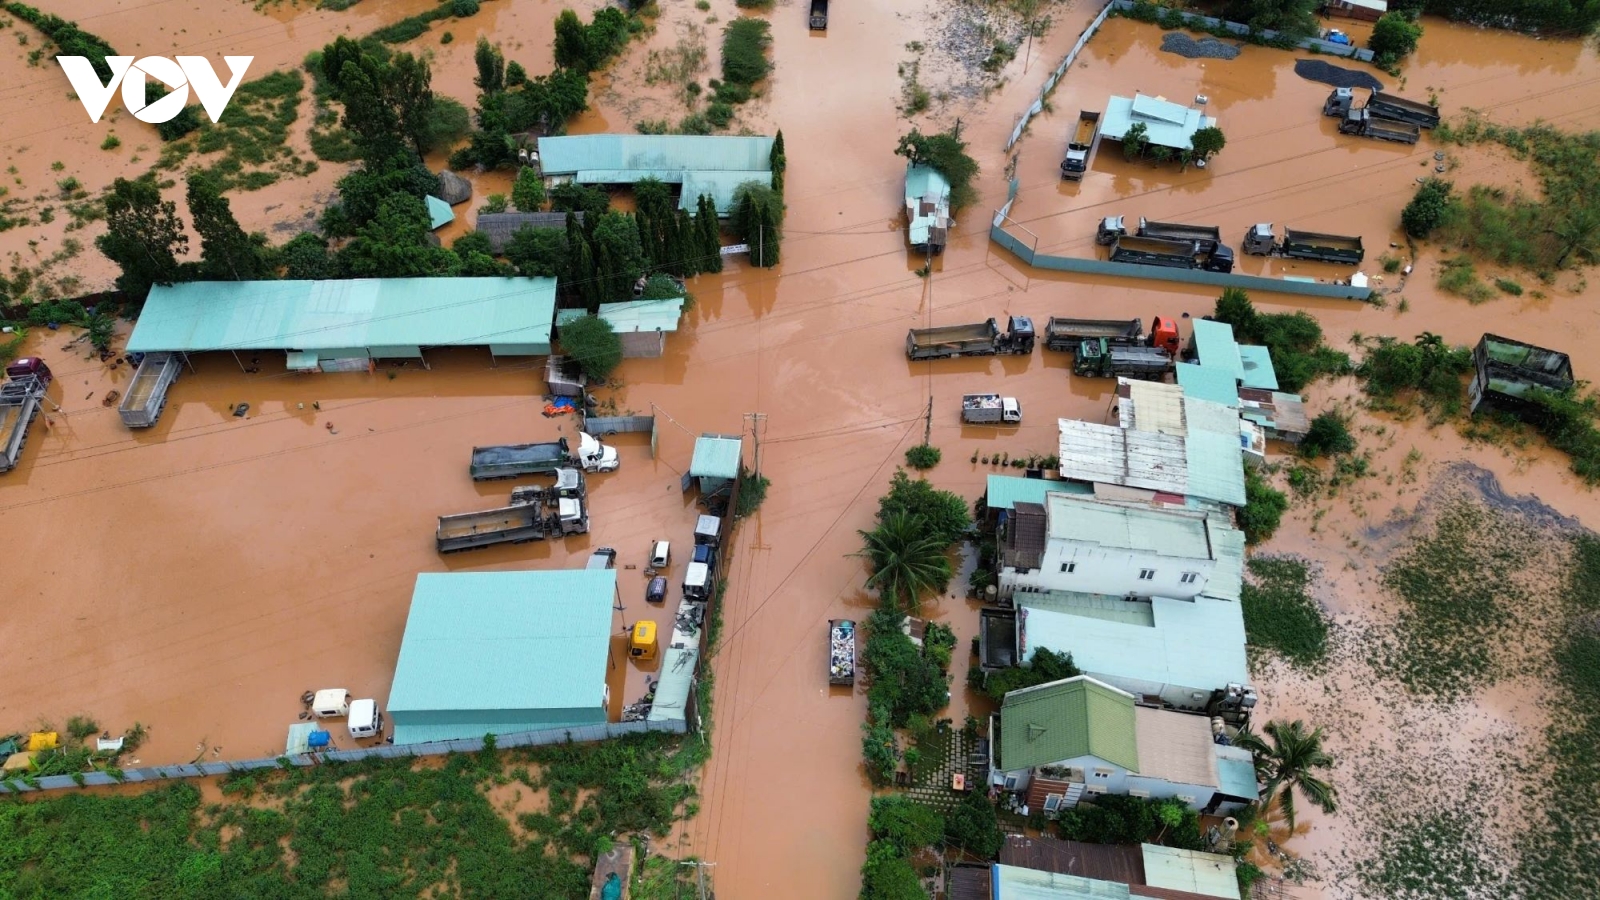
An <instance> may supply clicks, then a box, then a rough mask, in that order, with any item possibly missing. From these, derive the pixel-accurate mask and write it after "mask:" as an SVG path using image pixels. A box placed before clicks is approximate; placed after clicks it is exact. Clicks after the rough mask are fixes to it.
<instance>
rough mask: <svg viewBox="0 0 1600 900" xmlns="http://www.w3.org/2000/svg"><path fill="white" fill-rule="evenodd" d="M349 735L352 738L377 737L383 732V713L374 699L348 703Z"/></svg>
mask: <svg viewBox="0 0 1600 900" xmlns="http://www.w3.org/2000/svg"><path fill="white" fill-rule="evenodd" d="M348 724H349V726H350V736H351V737H353V738H369V737H377V736H378V735H380V734H383V713H382V712H381V711H379V709H378V701H376V700H370V699H369V700H357V701H355V702H354V703H351V704H350V721H349V723H348Z"/></svg>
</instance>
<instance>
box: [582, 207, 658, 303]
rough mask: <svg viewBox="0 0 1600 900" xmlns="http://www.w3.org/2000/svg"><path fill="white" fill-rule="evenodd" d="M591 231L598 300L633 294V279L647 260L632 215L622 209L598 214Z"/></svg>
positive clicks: (635, 278) (624, 298) (637, 277)
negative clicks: (598, 282)
mask: <svg viewBox="0 0 1600 900" xmlns="http://www.w3.org/2000/svg"><path fill="white" fill-rule="evenodd" d="M585 224H587V223H585ZM590 234H591V235H592V239H591V244H592V245H593V250H594V264H595V272H596V274H597V275H598V277H599V278H600V291H601V293H600V298H601V299H600V302H601V303H610V302H615V301H618V300H626V299H628V298H630V297H632V296H633V285H634V282H636V281H638V280H639V276H640V275H643V274H644V269H645V263H646V260H645V255H644V248H643V246H642V245H641V243H640V241H639V226H638V225H637V224H636V223H635V222H634V219H633V216H630V215H628V214H627V213H622V212H608V213H606V214H604V215H601V216H597V217H596V218H595V220H594V226H593V228H592V229H590Z"/></svg>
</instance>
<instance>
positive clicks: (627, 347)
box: [617, 331, 667, 359]
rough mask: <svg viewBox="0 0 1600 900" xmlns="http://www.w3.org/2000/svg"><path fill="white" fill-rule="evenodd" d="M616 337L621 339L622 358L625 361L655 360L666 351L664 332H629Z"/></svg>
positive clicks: (665, 335) (665, 334)
mask: <svg viewBox="0 0 1600 900" xmlns="http://www.w3.org/2000/svg"><path fill="white" fill-rule="evenodd" d="M617 336H618V337H620V338H621V339H622V356H623V358H625V359H655V358H656V357H659V356H660V355H661V354H663V353H665V352H666V350H667V333H666V332H664V331H630V332H625V333H623V334H619V335H617Z"/></svg>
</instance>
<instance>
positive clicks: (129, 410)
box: [117, 353, 183, 428]
mask: <svg viewBox="0 0 1600 900" xmlns="http://www.w3.org/2000/svg"><path fill="white" fill-rule="evenodd" d="M182 368H183V363H182V361H181V360H180V359H179V357H178V354H176V353H146V354H145V356H144V359H141V360H140V361H139V368H138V369H137V370H135V371H134V373H133V380H132V381H130V382H128V392H127V393H126V394H123V396H122V405H121V406H118V407H117V413H118V414H119V415H121V416H122V424H124V425H126V426H128V427H129V428H149V427H150V426H151V425H154V424H155V423H156V420H157V419H159V418H161V413H162V411H163V410H165V409H166V408H167V389H168V388H170V387H172V382H174V381H176V380H177V379H178V372H179V370H180V369H182Z"/></svg>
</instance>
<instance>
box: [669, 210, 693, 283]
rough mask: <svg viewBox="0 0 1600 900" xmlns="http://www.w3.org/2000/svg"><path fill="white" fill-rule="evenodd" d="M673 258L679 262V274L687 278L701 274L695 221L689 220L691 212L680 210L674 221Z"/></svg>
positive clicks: (672, 232) (671, 233) (672, 237)
mask: <svg viewBox="0 0 1600 900" xmlns="http://www.w3.org/2000/svg"><path fill="white" fill-rule="evenodd" d="M670 236H671V239H672V254H673V256H672V258H673V259H674V260H676V261H677V264H678V274H679V275H682V276H683V277H685V278H688V277H690V276H692V275H698V274H699V273H700V269H701V265H700V252H699V249H698V246H699V243H700V242H699V241H698V240H696V237H695V231H694V220H693V219H691V218H689V211H688V210H687V209H684V208H682V207H679V208H678V214H677V215H676V216H674V217H673V219H672V231H671V232H670Z"/></svg>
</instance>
